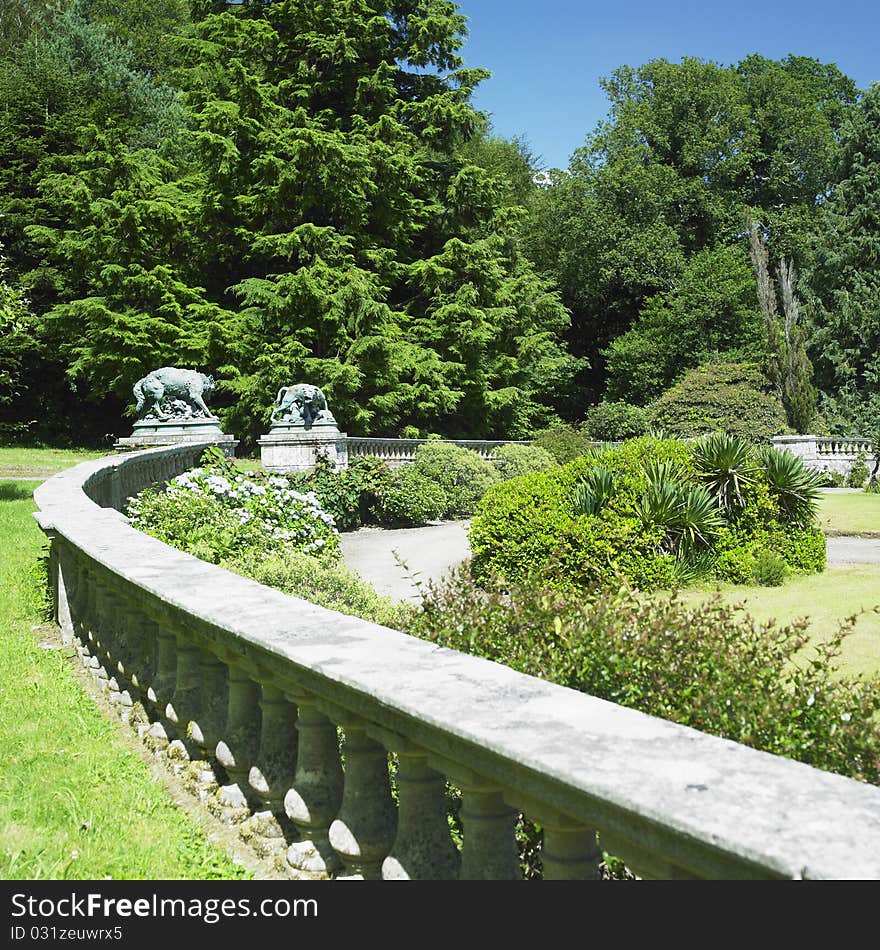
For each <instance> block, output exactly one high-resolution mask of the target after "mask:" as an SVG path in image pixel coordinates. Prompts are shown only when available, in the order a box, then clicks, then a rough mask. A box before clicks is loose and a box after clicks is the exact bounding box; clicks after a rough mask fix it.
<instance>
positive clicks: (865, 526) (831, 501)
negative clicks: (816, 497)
mask: <svg viewBox="0 0 880 950" xmlns="http://www.w3.org/2000/svg"><path fill="white" fill-rule="evenodd" d="M819 521H820V522H821V524H822V528H823V529H824V530H825V531H826V532H835V533H838V534H871V533H876V534H877V535H878V536H880V495H876V494H873V493H869V492H863V491H859V492H840V493H837V492H825V493H823V495H822V500H821V502H820V504H819Z"/></svg>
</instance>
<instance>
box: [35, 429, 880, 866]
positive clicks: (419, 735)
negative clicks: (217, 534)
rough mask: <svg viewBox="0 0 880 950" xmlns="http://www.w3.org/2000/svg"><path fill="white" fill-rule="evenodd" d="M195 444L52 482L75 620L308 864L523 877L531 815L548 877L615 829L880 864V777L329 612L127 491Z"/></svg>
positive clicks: (86, 658) (224, 798) (703, 853)
mask: <svg viewBox="0 0 880 950" xmlns="http://www.w3.org/2000/svg"><path fill="white" fill-rule="evenodd" d="M199 452H200V447H199V446H185V447H173V448H162V449H152V450H148V451H144V452H136V453H131V454H130V455H127V456H124V457H121V458H112V459H101V460H98V461H95V462H85V463H83V464H81V465H79V466H77V467H76V468H73V469H70V470H68V471H66V472H63V473H61V474H60V475H57V476H55V477H54V478H51V479H49V480H48V481H47V482H45V483H44V484H43V485H42V486H41V487H40V488H38V489H37V491H36V492H35V497H36V501H37V505H38V507H39V509H40V511H39V513H38V514H37V519H38V521H39V523H40V525H41V527H42V529H43V530H44V531H45V532H46V534H47V535H48V536H49V537H50V538H51V542H52V544H51V558H50V564H51V572H52V577H53V580H54V584H55V590H56V604H57V617H58V621H59V624H60V625H61V628H62V631H63V634H64V636H65V637H66V638H67V640H68V642H72V641H73V640H75V641H76V643H77V649H78V652H79V653H80V655H81V657H82V658H83V662H85V663H86V664H87V665H89V666H90V668H91V669H92V671H93V673H94V675H95V676H96V677H97V678H99V680H100V682H101V684H102V685H104V686H105V688H106V689H107V690H108V694H109V695H111V696H112V697H114V698H115V699H116V700H117V701H118V702H119V703H120V704H122V705H126V704H130V705H131V710H130V713H131V716H132V717H134V719H135V720H137V721H140V722H141V730H140V731H141V732H142V733H143V734H144V735H146V736H147V737H149V738H150V739H152V740H153V741H154V742H155V743H156V746H157V747H158V748H165V749H167V751H166V752H165V753H163V754H166V755H169V756H177V757H179V758H180V759H181V760H182V761H184V762H185V761H187V759H189V760H191V761H193V762H196V763H198V762H200V761H201V762H202V763H203V765H202V766H199V768H200V769H201V771H200V772H199V774H200V775H203V774H205V773H208V774H210V773H211V770H212V769H213V772H214V773H215V774H216V776H217V782H216V785H214V786H213V787H212V789H211V794H213V796H214V797H213V798H212V799H211V800H212V801H213V802H214V804H215V805H217V806H218V807H222V808H225V809H226V810H227V811H228V812H229V813H230V814H234V817H235V818H236V819H237V820H240V821H241V822H242V828H243V829H244V830H245V833H246V834H249V835H251V836H252V837H253V838H254V840H258V841H260V842H262V845H261V846H262V847H264V848H265V850H266V853H267V854H271V855H275V856H276V859H277V860H279V861H287V862H289V865H290V867H291V869H292V871H291V873H292V875H293V874H296V873H299V874H301V873H307V874H310V875H313V876H319V877H320V876H329V875H338V876H340V877H356V878H359V877H360V878H369V877H380V876H382V877H385V878H391V879H400V878H435V877H436V878H450V877H460V878H467V879H512V878H514V877H516V876H517V875H518V873H519V872H518V868H517V862H516V845H515V841H514V824H515V821H514V819H515V816H516V813H518V812H522V813H523V814H525V815H526V816H528V817H530V818H532V819H533V820H534V821H535V822H537V823H539V824H540V825H541V826H542V827H543V829H544V851H543V855H544V876H545V878H557V879H564V878H568V879H571V878H577V879H590V878H595V877H596V876H597V865H598V862H599V861H600V858H601V855H600V852H599V851H598V849H597V844H596V834H595V831H596V830H598V832H599V835H600V840H601V843H602V846H603V847H604V848H605V849H606V850H608V851H611V852H612V853H614V854H617V855H619V856H621V857H622V858H624V860H626V861H627V863H628V864H629V866H630V867H631V868H633V870H634V871H636V873H638V874H641V875H643V876H647V877H672V878H687V877H705V878H738V877H769V878H880V789H878V788H877V787H874V786H869V785H864V784H861V783H858V782H855V781H852V780H850V779H847V778H844V777H842V776H838V775H833V774H830V773H826V772H821V771H817V770H815V769H813V768H810V767H809V766H806V765H803V764H801V763H797V762H793V761H790V760H787V759H783V758H779V757H776V756H772V755H769V754H767V753H763V752H758V751H756V750H754V749H750V748H747V747H745V746H741V745H737V744H736V743H733V742H730V741H727V740H723V739H718V738H715V737H712V736H708V735H705V734H702V733H700V732H697V731H695V730H693V729H689V728H686V727H683V726H679V725H675V724H673V723H670V722H666V721H664V720H662V719H657V718H653V717H651V716H647V715H644V714H642V713H639V712H636V711H634V710H630V709H625V708H623V707H620V706H616V705H614V704H612V703H608V702H605V701H603V700H599V699H596V698H594V697H591V696H587V695H584V694H582V693H578V692H575V691H573V690H570V689H566V688H563V687H560V686H555V685H553V684H550V683H547V682H544V681H542V680H539V679H535V678H532V677H529V676H525V675H523V674H520V673H517V672H514V671H513V670H510V669H508V668H506V667H504V666H500V665H498V664H495V663H491V662H489V661H487V660H483V659H480V658H477V657H472V656H466V655H464V654H461V653H457V652H455V651H452V650H448V649H445V648H439V647H437V646H435V645H433V644H430V643H427V642H424V641H421V640H418V639H416V638H414V637H410V636H407V635H405V634H403V633H400V632H398V631H395V630H390V629H388V628H385V627H380V626H377V625H375V624H371V623H367V622H365V621H362V620H358V619H356V618H353V617H348V616H344V615H342V614H338V613H335V612H333V611H330V610H325V609H324V608H321V607H317V606H314V605H312V604H310V603H307V602H305V601H303V600H299V599H297V598H295V597H291V596H288V595H286V594H282V593H281V592H279V591H276V590H272V589H270V588H267V587H263V586H261V585H259V584H256V583H254V582H252V581H250V580H247V579H245V578H242V577H238V576H235V575H232V574H229V573H227V572H226V571H224V570H222V569H220V568H218V567H216V566H213V565H211V564H207V563H205V562H203V561H199V560H197V559H196V558H193V557H190V556H189V555H186V554H183V553H182V552H179V551H176V550H174V549H172V548H169V547H167V546H166V545H164V544H162V543H160V542H159V541H157V540H155V539H153V538H150V537H148V536H146V535H144V534H142V533H140V532H138V531H136V530H135V529H133V528H131V527H130V526H129V525H128V524H127V523H126V522H125V519H124V518H122V517H121V516H120V514H119V512H118V511H117V510H115V509H119V508H121V506H122V504H123V501H124V499H125V498H126V497H127V496H128V495H131V494H133V493H135V492H137V491H139V490H140V489H142V488H144V487H145V486H147V485H149V484H152V483H155V482H161V481H164V480H166V479H167V478H169V477H171V476H173V475H175V474H178V473H179V472H181V471H183V470H185V469H186V468H188V467H190V466H191V465H192V464H193V463H194V462H195V460H196V458H197V456H198V455H199ZM340 735H342V736H343V739H342V747H341V750H340V745H339V737H340ZM340 752H341V755H340ZM389 753H393V754H394V758H393V760H392V762H393V764H394V766H395V768H394V770H393V774H392V775H391V776H390V775H389ZM343 764H344V768H343ZM447 781H448V782H450V783H452V784H453V785H454V786H455V787H456V788H457V789H459V790H460V792H461V795H462V808H461V823H462V829H463V831H462V839H461V844H460V846H459V845H457V844H455V843H454V842H453V840H452V838H451V837H450V833H449V828H448V825H447V822H446V816H445V811H444V808H445V803H444V790H445V783H446V782H447ZM395 789H396V795H395V794H394V790H395ZM206 794H207V792H206Z"/></svg>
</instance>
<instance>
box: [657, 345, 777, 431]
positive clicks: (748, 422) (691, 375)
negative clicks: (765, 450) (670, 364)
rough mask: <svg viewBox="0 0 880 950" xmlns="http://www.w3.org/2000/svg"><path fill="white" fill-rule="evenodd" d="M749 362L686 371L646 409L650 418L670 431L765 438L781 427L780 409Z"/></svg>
mask: <svg viewBox="0 0 880 950" xmlns="http://www.w3.org/2000/svg"><path fill="white" fill-rule="evenodd" d="M765 387H766V381H765V379H764V377H763V375H762V374H761V372H760V370H759V369H758V367H757V366H755V365H754V364H751V363H710V364H707V365H705V366H701V367H699V368H697V369H693V370H690V371H689V372H687V373H686V374H685V375H684V376H683V377H682V378H681V380H679V381H678V382H677V383H676V384H675V385H674V386H672V387H671V388H670V389H668V390H667V391H666V392H665V393H663V395H662V396H660V398H659V399H658V400H657V401H656V402H655V403H654V404H653V405H652V406H651V407H650V409H649V421H650V424H651V425H652V426H657V427H659V428H661V429H663V430H665V431H667V432H668V433H669V434H670V435H673V436H681V437H687V438H693V437H696V436H701V435H706V434H708V433H712V432H717V431H721V432H726V433H728V434H729V435H736V436H740V437H741V438H743V439H747V440H749V441H751V442H769V441H770V439H771V438H772V437H773V436H774V435H778V434H779V433H780V432H783V431H785V428H786V423H785V411H784V410H783V408H782V404H781V403H780V401H779V399H778V398H777V397H776V396H773V395H770V394H769V393H767V392H765Z"/></svg>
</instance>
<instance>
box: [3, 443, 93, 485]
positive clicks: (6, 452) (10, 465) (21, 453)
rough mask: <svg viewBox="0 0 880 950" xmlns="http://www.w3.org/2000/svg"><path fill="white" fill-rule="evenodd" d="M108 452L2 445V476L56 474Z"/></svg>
mask: <svg viewBox="0 0 880 950" xmlns="http://www.w3.org/2000/svg"><path fill="white" fill-rule="evenodd" d="M107 454H108V451H107V450H105V451H94V450H90V449H40V448H31V447H27V448H25V447H22V446H3V447H0V478H15V477H19V478H22V477H27V476H40V475H54V474H55V473H56V472H60V471H63V470H64V469H65V468H70V467H71V466H72V465H78V464H79V463H80V462H85V461H87V460H88V459H97V458H100V457H101V456H102V455H107Z"/></svg>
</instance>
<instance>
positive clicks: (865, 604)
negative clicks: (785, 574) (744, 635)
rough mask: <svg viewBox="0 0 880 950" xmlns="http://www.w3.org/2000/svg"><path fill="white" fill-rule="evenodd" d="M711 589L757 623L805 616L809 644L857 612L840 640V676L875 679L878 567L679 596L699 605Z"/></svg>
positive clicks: (879, 655) (879, 653)
mask: <svg viewBox="0 0 880 950" xmlns="http://www.w3.org/2000/svg"><path fill="white" fill-rule="evenodd" d="M711 590H719V591H720V592H721V594H722V596H723V598H724V600H725V601H727V602H728V603H732V604H744V605H745V608H746V610H747V611H748V612H749V613H750V614H751V615H752V616H753V617H754V618H755V619H756V620H758V621H760V622H765V621H767V620H770V619H771V618H775V619H776V620H778V621H780V622H787V621H790V620H793V619H794V618H795V617H805V616H806V617H809V618H810V628H809V633H810V635H811V637H812V638H813V639H814V640H819V639H824V638H826V637H827V636H828V635H829V634H830V633H832V632H833V631H834V630H836V629H837V627H838V626H839V624H840V622H841V620H843V619H844V618H845V617H847V616H849V615H851V614H856V613H858V614H859V618H858V620H857V622H856V625H855V628H854V630H853V633H852V634H851V635H850V636H849V637H847V639H846V640H845V641H844V646H843V654H842V658H841V671H842V672H846V673H865V674H869V675H871V674H878V675H880V567H877V566H876V565H853V566H851V567H830V568H828V569H827V570H826V571H825V572H824V573H822V574H811V575H807V576H804V575H797V576H792V577H790V578H789V579H788V580H787V581H786V582H785V584H784V585H783V586H782V587H742V586H737V585H734V584H718V585H714V586H713V587H712V588H711V589H710V588H700V589H691V590H686V591H682V592H681V597H682V598H683V599H684V600H685V601H687V602H690V603H698V602H700V601H702V600H705V599H706V598H707V597H709V596H710V593H711Z"/></svg>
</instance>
